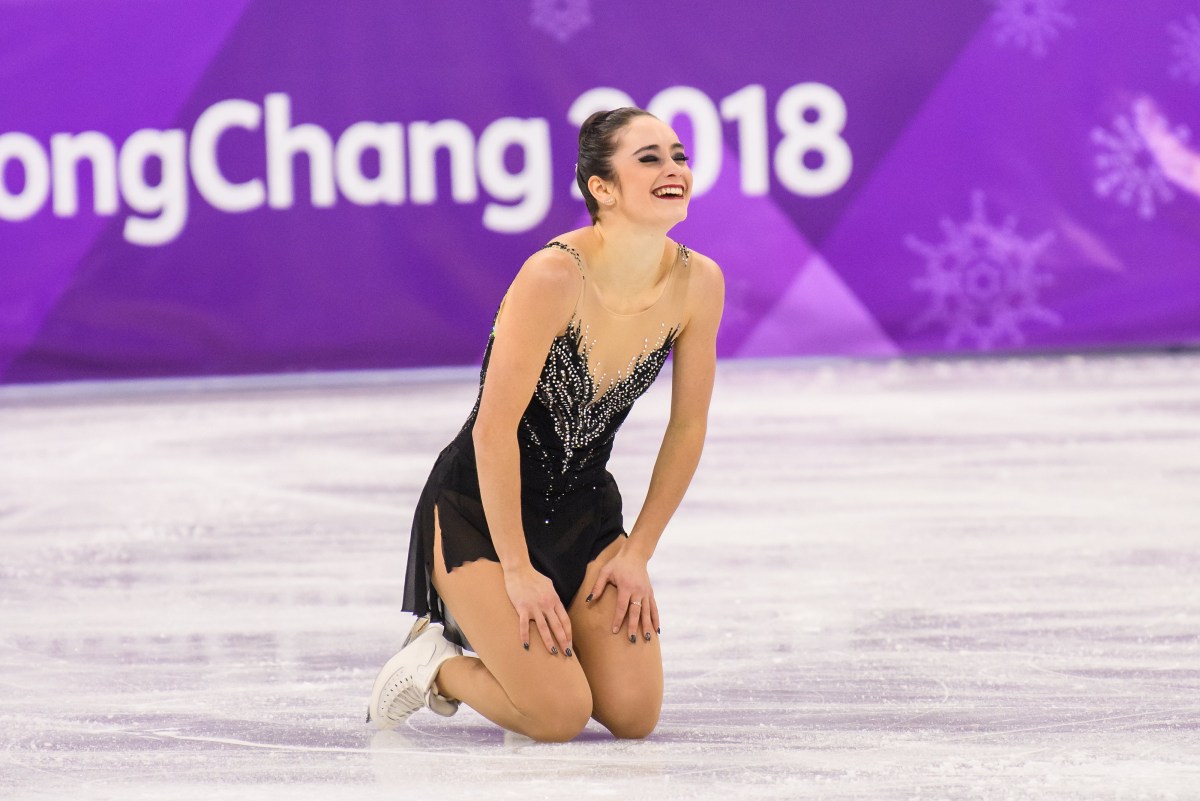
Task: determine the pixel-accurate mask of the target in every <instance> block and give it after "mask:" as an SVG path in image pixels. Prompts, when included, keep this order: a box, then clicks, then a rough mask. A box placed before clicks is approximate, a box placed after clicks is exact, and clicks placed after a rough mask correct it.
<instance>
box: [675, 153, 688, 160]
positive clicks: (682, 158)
mask: <svg viewBox="0 0 1200 801" xmlns="http://www.w3.org/2000/svg"><path fill="white" fill-rule="evenodd" d="M675 160H676V161H687V160H688V157H687V156H685V155H683V154H680V155H678V156H676V157H675Z"/></svg>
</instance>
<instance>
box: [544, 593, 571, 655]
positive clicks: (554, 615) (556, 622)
mask: <svg viewBox="0 0 1200 801" xmlns="http://www.w3.org/2000/svg"><path fill="white" fill-rule="evenodd" d="M546 619H547V620H549V621H550V628H551V629H552V630H553V631H554V638H555V639H556V640H558V642H559V644H560V645H562V653H564V654H565V653H566V652H567V649H568V648H570V647H571V618H569V617H567V610H565V609H563V605H562V604H561V603H557V602H556V603H555V604H554V609H553V610H551V612H550V613H549V614H548V615H546ZM550 653H552V654H557V653H559V649H558V648H556V647H551V648H550Z"/></svg>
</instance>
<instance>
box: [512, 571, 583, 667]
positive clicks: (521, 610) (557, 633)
mask: <svg viewBox="0 0 1200 801" xmlns="http://www.w3.org/2000/svg"><path fill="white" fill-rule="evenodd" d="M504 589H505V590H507V591H508V600H509V601H511V602H512V605H513V608H514V609H516V610H517V620H518V621H519V632H518V633H519V635H520V637H521V646H522V647H523V648H524V649H525V650H526V651H528V650H529V621H530V620H532V621H533V622H534V623H536V624H537V628H538V631H539V632H541V635H542V642H544V643H545V644H546V650H547V651H549V652H550V653H552V654H558V650H559V648H558V645H561V646H562V652H563V653H564V654H565V655H567V656H571V649H572V647H573V645H572V640H571V618H570V617H568V616H567V610H566V609H565V608H563V605H562V601H560V600H559V598H558V593H557V592H555V590H554V582H552V581H550V579H548V578H546V577H545V576H543V575H542V574H541V573H539V572H538V571H537V569H536V568H534V567H533V566H532V565H526V566H524V567H520V568H516V569H513V570H505V571H504ZM555 641H557V642H558V645H556V644H555Z"/></svg>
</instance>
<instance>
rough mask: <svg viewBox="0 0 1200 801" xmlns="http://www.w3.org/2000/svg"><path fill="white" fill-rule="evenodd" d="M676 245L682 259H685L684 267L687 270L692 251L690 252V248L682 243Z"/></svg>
mask: <svg viewBox="0 0 1200 801" xmlns="http://www.w3.org/2000/svg"><path fill="white" fill-rule="evenodd" d="M676 244H677V245H678V246H679V247H678V248H677V250H678V251H679V256H680V258H682V259H683V266H684V267H685V268H686V267H687V266H688V257H689V256H691V255H692V251H690V250H688V246H687V245H685V244H683V243H682V242H677V243H676Z"/></svg>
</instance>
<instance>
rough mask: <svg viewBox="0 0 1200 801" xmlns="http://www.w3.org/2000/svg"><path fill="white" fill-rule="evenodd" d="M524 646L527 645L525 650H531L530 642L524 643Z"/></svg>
mask: <svg viewBox="0 0 1200 801" xmlns="http://www.w3.org/2000/svg"><path fill="white" fill-rule="evenodd" d="M524 646H525V650H526V651H528V650H529V643H524Z"/></svg>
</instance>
